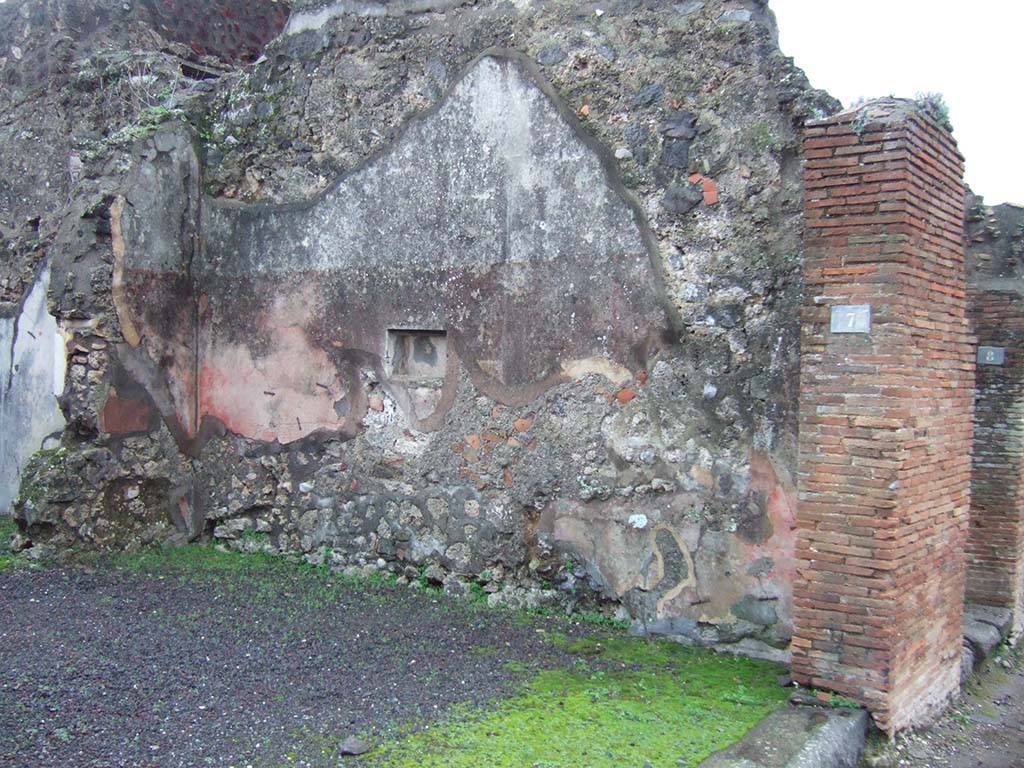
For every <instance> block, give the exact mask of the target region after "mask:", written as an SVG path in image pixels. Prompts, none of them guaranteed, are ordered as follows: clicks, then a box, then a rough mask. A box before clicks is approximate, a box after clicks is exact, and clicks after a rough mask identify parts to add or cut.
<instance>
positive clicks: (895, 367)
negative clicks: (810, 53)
mask: <svg viewBox="0 0 1024 768" xmlns="http://www.w3.org/2000/svg"><path fill="white" fill-rule="evenodd" d="M804 148H805V153H806V166H805V174H804V181H805V189H806V210H805V226H806V230H805V237H804V245H805V254H804V258H805V268H804V278H805V282H806V291H805V300H804V309H803V315H802V332H801V362H800V388H801V391H800V446H799V448H800V455H799V463H800V466H799V504H798V511H797V526H798V537H797V580H796V583H795V585H794V589H795V611H794V612H795V617H794V618H795V629H794V637H793V677H794V679H795V680H796V681H797V682H800V683H802V684H805V685H810V686H814V687H817V688H824V689H828V690H831V691H835V692H838V693H841V694H845V695H847V696H851V697H853V698H855V699H856V700H858V701H860V702H862V703H863V704H865V705H867V706H868V707H869V708H870V709H871V711H872V714H873V715H874V718H875V721H876V723H877V724H878V725H879V727H881V728H882V729H883V730H885V731H887V732H889V733H893V732H895V731H897V730H899V729H901V728H904V727H906V726H909V725H913V724H915V723H919V722H922V721H924V720H926V719H928V718H929V717H930V716H931V715H932V714H934V713H935V712H936V710H937V709H938V708H940V707H942V706H943V705H944V704H945V703H946V701H947V700H948V698H949V697H950V695H951V694H952V693H953V692H954V691H956V689H957V686H958V684H959V680H960V646H961V642H962V608H963V597H964V559H963V546H964V540H965V537H966V529H967V513H968V503H969V502H968V499H969V483H970V456H969V452H970V444H971V411H972V386H973V370H974V365H973V347H972V345H971V341H970V336H969V330H968V324H967V318H966V297H965V287H964V256H963V242H962V240H963V199H964V189H963V184H962V180H961V179H962V172H963V160H962V158H961V156H960V154H959V152H958V151H957V149H956V145H955V143H954V142H953V139H952V137H951V136H950V134H949V132H948V131H947V130H945V129H944V128H941V127H940V126H939V125H938V124H937V123H936V122H935V121H934V120H933V119H932V118H930V117H929V116H928V115H927V114H925V113H924V112H922V111H921V110H920V109H919V108H918V107H917V106H916V104H915V103H914V102H912V101H905V100H898V99H885V100H881V101H876V102H872V103H870V104H867V105H865V106H864V107H861V108H860V109H857V110H854V111H851V112H846V113H843V114H841V115H838V116H836V117H834V118H831V119H829V120H826V121H823V122H819V123H815V124H813V125H812V126H811V127H809V128H808V130H807V134H806V139H805V142H804ZM865 306H866V307H867V308H868V309H865ZM846 307H850V308H849V309H847V308H846Z"/></svg>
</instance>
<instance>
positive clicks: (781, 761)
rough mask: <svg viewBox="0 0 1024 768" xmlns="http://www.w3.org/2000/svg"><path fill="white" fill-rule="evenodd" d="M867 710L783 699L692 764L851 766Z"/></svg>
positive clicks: (728, 767) (718, 767)
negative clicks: (751, 725) (727, 742)
mask: <svg viewBox="0 0 1024 768" xmlns="http://www.w3.org/2000/svg"><path fill="white" fill-rule="evenodd" d="M867 727H868V713H867V711H866V710H863V709H859V710H853V709H826V708H823V707H813V706H812V707H805V706H796V705H792V704H791V705H789V706H788V707H786V708H785V709H780V710H779V711H777V712H773V713H772V714H770V715H768V716H767V717H766V718H764V719H763V720H762V721H761V722H760V723H758V724H757V725H756V726H754V728H753V729H752V730H751V731H750V733H748V734H747V735H746V736H744V737H743V739H741V740H740V741H738V742H737V743H736V744H733V745H732V746H731V747H728V748H727V749H723V750H721V751H719V752H716V753H715V754H713V755H711V756H710V757H709V758H707V759H706V760H705V761H704V762H702V763H701V764H700V765H699V766H698V768H854V767H855V766H856V765H857V760H858V759H859V758H860V753H861V750H862V749H863V748H864V739H865V737H866V735H867Z"/></svg>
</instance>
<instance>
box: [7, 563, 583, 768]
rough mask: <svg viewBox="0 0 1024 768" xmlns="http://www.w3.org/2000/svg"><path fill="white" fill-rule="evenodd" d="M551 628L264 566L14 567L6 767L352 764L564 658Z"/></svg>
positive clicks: (407, 591) (443, 600) (428, 597)
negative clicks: (372, 746) (350, 742)
mask: <svg viewBox="0 0 1024 768" xmlns="http://www.w3.org/2000/svg"><path fill="white" fill-rule="evenodd" d="M225 557H227V556H225ZM231 557H232V558H234V557H236V556H231ZM239 567H241V571H238V570H237V569H238V568H239ZM543 621H544V619H538V620H537V621H532V620H531V621H522V618H521V617H517V616H516V615H515V614H511V613H507V612H496V611H489V610H487V609H485V608H481V609H474V608H473V607H472V606H471V605H469V604H468V603H466V602H464V601H455V600H453V599H450V598H447V597H445V596H443V595H440V594H436V593H425V594H420V593H419V592H417V591H415V590H414V589H411V588H410V587H408V586H396V585H391V586H379V587H373V586H370V585H367V584H365V583H364V584H359V583H355V582H352V581H350V580H344V579H341V578H339V577H331V576H327V575H324V574H323V573H316V572H313V571H312V569H301V568H296V566H294V565H290V564H282V565H281V566H278V565H274V564H271V563H267V562H264V561H260V562H257V563H255V564H253V565H251V566H250V565H246V566H238V565H237V564H235V563H234V561H233V560H230V559H229V561H228V562H227V564H221V565H220V566H218V567H213V568H210V567H207V566H203V567H195V568H189V567H182V566H181V565H180V564H177V565H173V564H168V563H167V562H163V563H158V564H157V565H155V566H147V569H146V571H145V572H142V571H138V570H127V569H120V568H114V567H109V566H106V565H104V566H100V567H96V566H93V567H85V566H81V565H79V566H65V567H60V568H56V567H55V568H45V569H30V568H26V567H18V568H10V569H9V570H7V571H6V572H0V766H4V767H7V766H10V767H12V768H13V767H14V766H17V767H18V768H27V767H28V766H32V767H33V768H47V767H48V766H54V767H57V766H60V768H86V767H87V766H95V767H96V768H100V767H102V768H114V767H115V766H132V767H133V768H134V767H143V766H160V767H161V768H168V767H170V766H207V765H210V766H239V768H241V767H242V766H254V767H256V766H282V765H330V766H337V765H338V764H339V759H338V751H337V747H338V745H339V744H340V742H341V741H343V740H344V739H345V738H346V737H349V736H353V735H359V734H361V735H363V736H364V737H366V738H368V739H369V740H370V741H373V740H374V739H375V738H376V739H379V738H383V736H384V735H385V734H386V733H388V732H389V726H392V725H394V724H398V723H409V722H424V721H425V720H429V719H430V718H431V717H434V716H436V715H437V714H439V713H440V712H441V711H442V710H444V709H445V708H446V707H448V706H449V705H451V704H453V703H456V702H482V701H485V700H487V699H490V698H492V697H495V696H498V695H501V694H503V693H505V692H508V691H510V690H512V689H513V688H514V687H515V686H516V683H517V681H518V680H520V679H521V675H522V673H523V671H524V669H532V668H537V667H544V666H555V665H562V664H565V663H566V662H567V659H568V657H567V656H566V654H564V653H563V652H562V651H560V650H559V648H558V647H557V646H556V645H555V644H553V643H551V642H548V641H547V640H546V639H545V637H546V635H547V633H545V632H544V631H543V630H542V622H543ZM554 621H555V620H549V622H554ZM564 625H565V622H564V621H563V622H561V623H559V624H558V625H557V626H558V627H559V628H561V629H565V628H566V627H565V626H564ZM551 626H554V624H551ZM509 662H518V663H513V664H510V663H509Z"/></svg>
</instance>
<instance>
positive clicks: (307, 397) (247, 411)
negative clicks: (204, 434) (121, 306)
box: [199, 289, 345, 443]
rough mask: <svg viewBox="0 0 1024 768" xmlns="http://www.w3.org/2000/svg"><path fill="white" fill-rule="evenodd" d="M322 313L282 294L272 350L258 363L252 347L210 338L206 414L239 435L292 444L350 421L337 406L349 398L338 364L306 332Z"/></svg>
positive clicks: (270, 321) (307, 301) (204, 378)
mask: <svg viewBox="0 0 1024 768" xmlns="http://www.w3.org/2000/svg"><path fill="white" fill-rule="evenodd" d="M315 306H316V303H315V296H313V295H311V293H310V291H309V290H308V289H307V290H300V291H298V292H296V293H295V294H290V295H287V294H286V295H282V296H280V297H279V298H278V300H277V301H276V302H275V305H274V308H273V309H272V310H271V311H270V312H269V313H268V316H267V317H264V318H263V322H262V323H261V325H263V326H264V330H265V331H266V332H268V333H269V336H270V340H271V342H270V348H269V350H268V351H267V352H266V353H265V354H263V355H261V356H260V357H256V358H254V357H253V355H252V351H251V349H250V348H249V347H248V346H247V345H246V344H244V343H242V344H237V343H230V342H226V341H224V340H222V339H221V338H218V337H210V336H208V337H207V342H206V345H205V348H204V352H203V364H202V369H201V373H200V380H199V407H200V412H201V413H202V414H203V415H209V416H216V417H217V418H219V419H220V420H221V421H222V422H224V424H225V426H227V428H228V429H230V430H231V431H232V432H235V433H236V434H239V435H242V436H244V437H249V438H252V439H254V440H263V441H268V442H269V441H272V440H278V441H280V442H281V443H290V442H293V441H295V440H298V439H300V438H303V437H305V436H307V435H309V434H312V433H313V432H316V431H317V430H320V429H327V430H335V429H338V428H339V427H341V425H342V424H343V423H344V419H343V418H342V417H339V416H338V414H337V412H336V411H335V409H334V404H335V402H337V401H338V400H340V399H341V398H342V397H344V395H345V391H344V388H343V387H342V385H341V382H340V381H339V380H338V375H337V371H336V369H335V366H334V363H333V362H332V361H331V359H330V357H329V356H328V355H327V353H326V352H324V350H322V349H320V348H319V347H317V346H315V345H314V344H313V343H312V342H311V341H310V339H309V335H308V334H307V333H306V330H305V328H304V324H305V323H307V322H309V320H310V317H311V316H312V314H313V308H314V307H315Z"/></svg>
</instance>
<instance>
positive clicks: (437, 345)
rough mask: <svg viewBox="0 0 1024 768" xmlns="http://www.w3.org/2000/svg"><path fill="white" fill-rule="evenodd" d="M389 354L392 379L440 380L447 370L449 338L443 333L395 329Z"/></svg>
mask: <svg viewBox="0 0 1024 768" xmlns="http://www.w3.org/2000/svg"><path fill="white" fill-rule="evenodd" d="M387 354H388V371H389V373H390V374H391V376H392V377H395V378H405V379H415V380H419V381H424V380H440V379H443V378H444V374H445V370H446V369H447V367H448V337H447V334H446V333H445V332H444V331H427V330H419V329H416V330H414V329H408V328H393V329H390V330H389V331H388V351H387Z"/></svg>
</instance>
